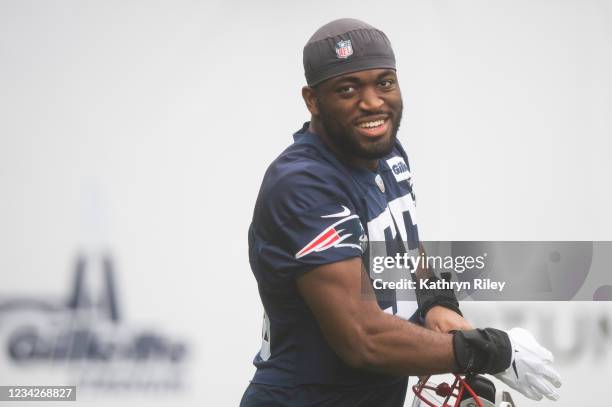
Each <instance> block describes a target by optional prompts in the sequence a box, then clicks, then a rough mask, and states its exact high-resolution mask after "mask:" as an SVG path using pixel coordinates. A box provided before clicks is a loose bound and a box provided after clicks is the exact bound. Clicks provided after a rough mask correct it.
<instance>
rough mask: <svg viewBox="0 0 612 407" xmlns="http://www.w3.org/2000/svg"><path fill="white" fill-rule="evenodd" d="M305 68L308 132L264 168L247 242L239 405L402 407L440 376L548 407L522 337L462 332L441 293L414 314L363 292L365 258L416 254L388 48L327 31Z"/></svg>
mask: <svg viewBox="0 0 612 407" xmlns="http://www.w3.org/2000/svg"><path fill="white" fill-rule="evenodd" d="M304 69H305V75H306V80H307V83H308V86H305V87H304V88H303V89H302V96H303V98H304V101H305V103H306V107H307V108H308V110H309V111H310V114H311V121H310V122H309V123H306V124H305V125H304V126H303V128H302V129H301V130H299V131H298V132H297V133H295V135H294V139H295V142H294V143H293V144H292V145H291V146H290V147H289V148H287V149H286V150H285V151H284V152H283V153H282V154H281V155H280V156H279V157H278V158H277V159H276V160H275V161H274V162H273V163H272V164H271V165H270V167H269V168H268V170H267V172H266V174H265V177H264V180H263V183H262V186H261V189H260V192H259V196H258V199H257V203H256V205H255V210H254V214H253V222H252V224H251V227H250V229H249V259H250V263H251V267H252V270H253V273H254V275H255V277H256V279H257V283H258V287H259V293H260V297H261V300H262V303H263V306H264V309H265V315H264V328H263V341H262V347H261V349H260V351H259V353H258V354H257V356H256V357H255V360H254V364H255V366H256V367H257V371H256V373H255V376H254V377H253V380H252V381H251V384H250V385H249V387H248V388H247V390H246V391H245V393H244V396H243V398H242V402H241V406H243V407H256V406H266V407H270V406H279V407H280V406H372V405H376V406H403V404H404V399H405V397H406V388H407V378H408V376H410V375H425V374H436V373H447V372H462V373H491V374H495V373H499V374H500V375H501V376H500V377H501V378H502V379H503V380H505V381H506V382H507V383H509V384H510V385H511V386H513V387H515V388H517V389H519V390H520V391H522V392H523V393H524V394H527V395H528V396H530V397H532V398H535V399H538V398H542V396H543V395H545V396H547V397H549V398H555V397H557V396H556V393H555V392H554V389H553V388H552V386H550V384H549V382H551V383H553V384H555V385H559V384H560V381H559V379H558V375H557V374H556V373H555V372H554V371H553V370H552V369H551V368H550V367H549V366H548V364H549V363H550V362H551V361H552V360H551V359H552V356H550V355H548V354H546V353H545V352H547V351H545V350H543V348H541V347H540V348H541V349H540V348H538V347H539V345H537V343H535V341H531V339H532V338H531V337H530V335H529V334H528V333H526V334H525V335H526V336H525V337H523V336H521V334H519V333H516V332H512V331H509V332H508V333H506V332H504V331H500V330H496V329H493V328H487V329H479V330H476V329H472V328H471V326H470V325H469V324H468V322H467V321H466V320H465V319H463V317H462V315H461V312H460V311H459V306H458V303H457V300H456V299H455V296H454V293H453V292H452V291H444V290H437V291H436V290H424V291H418V292H417V301H418V309H416V312H414V311H415V310H414V307H413V306H412V304H413V303H407V302H399V301H396V299H395V296H394V292H389V291H388V290H376V292H375V293H374V292H373V289H372V285H371V278H370V276H369V273H370V270H369V264H368V263H369V261H368V257H369V256H370V254H371V253H370V251H371V250H372V249H373V248H374V247H375V246H377V247H378V249H379V250H381V249H382V250H384V251H385V252H386V254H387V255H391V256H392V255H394V254H395V253H401V252H411V253H419V251H420V250H422V249H421V248H420V245H419V237H418V229H417V225H416V216H415V201H414V191H413V185H412V180H411V175H410V167H409V165H408V158H407V156H406V153H405V151H404V149H403V148H402V146H401V144H400V143H399V141H398V140H397V139H396V135H397V131H398V129H399V125H400V121H401V117H402V108H403V106H402V97H401V93H400V88H399V83H398V79H397V74H396V70H395V57H394V54H393V50H392V49H391V45H390V42H389V40H388V39H387V37H386V35H385V34H384V33H383V32H381V31H379V30H377V29H376V28H374V27H372V26H370V25H368V24H366V23H364V22H361V21H358V20H354V19H341V20H336V21H333V22H331V23H329V24H326V25H325V26H323V27H321V28H320V29H319V30H318V31H317V32H315V34H314V35H313V36H312V37H311V38H310V40H309V41H308V43H307V44H306V46H305V47H304ZM417 276H418V277H419V278H423V277H430V278H435V277H434V276H433V275H431V273H430V272H429V271H428V270H418V271H417ZM373 295H375V296H376V297H375V298H376V301H374V300H371V299H368V298H372V296H373ZM409 319H410V320H412V321H413V322H414V323H412V322H409V321H408V320H409ZM420 325H424V327H422V326H420ZM451 331H452V332H453V333H449V332H451ZM523 333H524V332H523ZM525 338H527V339H525ZM532 342H533V343H532ZM534 344H535V345H534ZM536 345H537V346H536ZM525 347H528V348H529V349H528V350H529V351H528V352H517V351H520V350H524V349H525ZM533 349H535V350H533ZM527 354H529V355H527ZM523 355H524V356H526V357H528V358H531V359H524V358H523ZM534 355H535V356H534ZM541 355H543V356H541ZM511 364H512V365H513V366H514V367H515V368H514V369H510V370H508V368H509V367H510V366H511ZM535 369H540V370H541V371H540V372H536V371H535ZM514 372H516V373H514ZM510 373H512V374H511V375H510Z"/></svg>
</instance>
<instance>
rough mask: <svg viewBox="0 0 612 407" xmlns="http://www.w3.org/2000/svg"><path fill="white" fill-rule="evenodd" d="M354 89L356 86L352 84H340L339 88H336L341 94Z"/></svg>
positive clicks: (348, 92)
mask: <svg viewBox="0 0 612 407" xmlns="http://www.w3.org/2000/svg"><path fill="white" fill-rule="evenodd" d="M354 91H355V87H354V86H351V85H346V86H340V87H339V88H338V89H336V92H338V93H339V94H341V95H347V94H350V93H352V92H354Z"/></svg>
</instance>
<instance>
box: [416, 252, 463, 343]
mask: <svg viewBox="0 0 612 407" xmlns="http://www.w3.org/2000/svg"><path fill="white" fill-rule="evenodd" d="M419 253H420V255H421V258H426V257H427V254H426V253H425V248H424V247H423V243H421V242H419ZM415 276H416V279H417V280H421V279H427V278H432V277H435V275H434V274H433V272H432V271H431V270H430V269H429V268H422V267H421V264H420V262H419V266H418V267H417V270H416V272H415ZM425 327H426V328H427V329H431V330H433V331H437V332H450V331H455V330H466V329H472V326H471V325H470V323H469V322H468V321H466V320H465V318H463V315H461V314H459V313H457V312H456V311H454V310H452V309H450V308H447V307H445V306H441V305H434V306H433V307H431V308H430V309H429V310H428V311H427V312H426V313H425Z"/></svg>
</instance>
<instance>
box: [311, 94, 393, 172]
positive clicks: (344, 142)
mask: <svg viewBox="0 0 612 407" xmlns="http://www.w3.org/2000/svg"><path fill="white" fill-rule="evenodd" d="M402 110H403V106H402V105H400V106H399V109H397V111H396V112H393V113H392V114H391V115H390V116H389V120H391V123H390V124H391V134H390V135H389V136H388V137H386V136H383V137H382V138H381V139H378V140H370V139H365V138H364V137H363V136H361V135H360V134H359V133H357V131H356V130H355V128H354V127H353V126H352V125H350V124H348V125H347V124H343V123H341V122H340V121H338V120H337V119H335V117H334V115H332V114H330V113H329V111H328V110H327V109H325V108H322V109H320V110H319V119H320V121H321V125H322V127H323V129H324V130H325V134H327V136H328V139H329V140H330V141H331V142H332V143H333V145H334V146H335V147H336V148H337V149H338V151H340V152H342V153H344V154H346V155H349V156H354V157H359V158H362V159H366V160H377V159H379V158H382V157H384V156H386V155H387V154H389V153H390V152H391V150H393V146H394V145H395V140H396V139H397V132H398V130H399V127H400V122H401V121H402ZM379 113H383V112H376V113H371V114H370V115H374V114H379ZM363 118H367V116H364V117H363Z"/></svg>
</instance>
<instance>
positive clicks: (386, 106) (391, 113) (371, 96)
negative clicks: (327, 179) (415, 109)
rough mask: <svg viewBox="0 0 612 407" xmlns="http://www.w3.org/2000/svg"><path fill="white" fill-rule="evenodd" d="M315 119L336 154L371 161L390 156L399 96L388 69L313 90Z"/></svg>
mask: <svg viewBox="0 0 612 407" xmlns="http://www.w3.org/2000/svg"><path fill="white" fill-rule="evenodd" d="M315 93H316V96H317V102H318V103H317V105H318V110H319V111H318V116H319V120H320V122H321V125H322V126H323V129H324V131H325V133H326V135H327V136H328V138H329V140H330V141H331V142H332V143H333V144H334V145H335V146H336V147H337V148H338V150H339V151H341V152H343V153H346V154H348V155H352V156H356V157H359V158H362V159H367V160H374V159H378V158H381V157H383V156H385V155H387V154H389V153H390V152H391V150H392V149H393V145H394V142H395V138H396V136H397V131H398V129H399V126H400V121H401V119H402V109H403V105H402V95H401V92H400V88H399V84H398V82H397V76H396V74H395V71H394V70H392V69H371V70H367V71H361V72H355V73H350V74H346V75H342V76H339V77H337V78H332V79H329V80H327V81H325V82H322V83H321V84H319V85H318V86H317V87H316V90H315Z"/></svg>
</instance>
